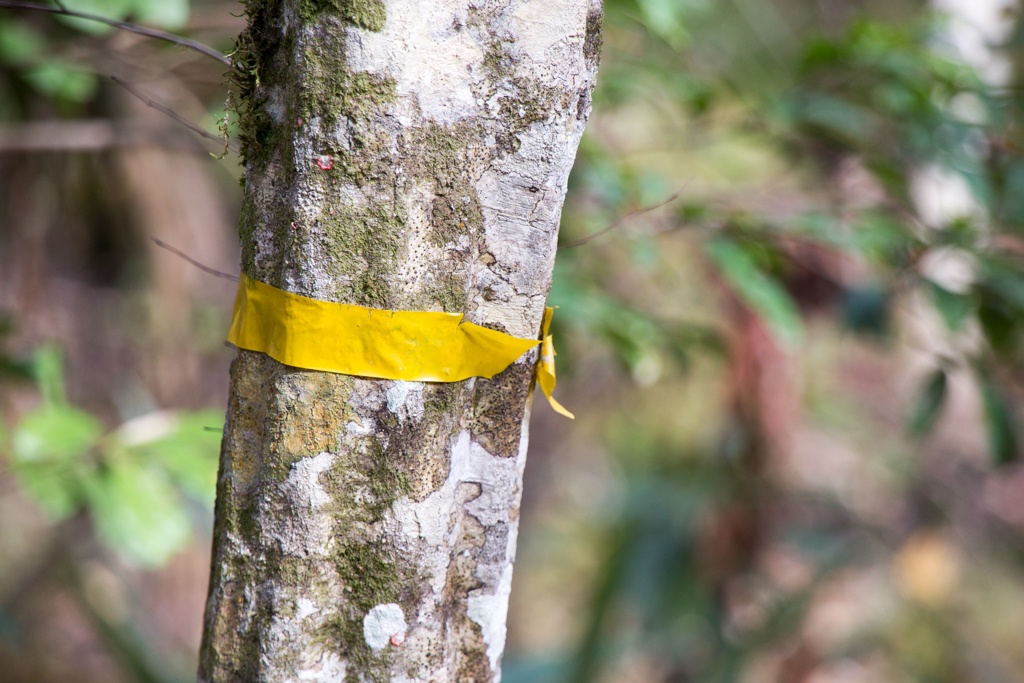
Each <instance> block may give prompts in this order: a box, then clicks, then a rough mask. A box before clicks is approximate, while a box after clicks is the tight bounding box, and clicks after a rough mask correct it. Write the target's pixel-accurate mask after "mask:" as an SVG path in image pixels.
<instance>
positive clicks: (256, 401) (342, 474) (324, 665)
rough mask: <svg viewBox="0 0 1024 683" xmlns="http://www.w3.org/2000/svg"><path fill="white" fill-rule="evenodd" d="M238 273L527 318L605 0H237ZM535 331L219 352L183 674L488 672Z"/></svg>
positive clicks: (498, 629)
mask: <svg viewBox="0 0 1024 683" xmlns="http://www.w3.org/2000/svg"><path fill="white" fill-rule="evenodd" d="M246 10H247V13H248V16H249V22H250V23H249V27H248V29H247V30H246V31H245V32H244V33H243V34H242V36H241V37H240V39H239V44H238V49H237V51H236V53H235V55H234V62H235V65H236V67H235V69H234V72H233V82H234V84H235V85H234V91H235V95H236V97H237V98H238V107H237V108H238V109H239V110H240V118H239V127H240V139H241V141H242V145H243V153H244V156H245V159H246V175H245V202H244V205H243V208H242V217H241V222H240V233H241V242H242V264H243V269H244V271H245V273H246V274H247V275H248V276H249V277H250V278H252V279H255V280H258V281H262V282H265V283H268V284H270V285H273V286H275V287H279V288H281V289H285V290H288V291H291V292H295V293H297V294H302V295H305V296H308V297H313V298H316V299H322V300H327V301H337V302H345V303H351V304H358V305H362V306H369V307H373V308H383V309H395V310H410V311H428V310H434V311H436V310H444V311H449V312H464V313H465V314H466V318H467V319H468V320H470V321H472V322H475V323H477V324H481V325H484V326H487V327H491V328H494V329H498V330H502V331H504V332H507V333H509V334H512V335H515V336H519V337H530V338H534V337H536V336H537V335H538V331H539V327H540V323H541V318H542V315H543V311H544V304H545V299H546V295H547V291H548V288H549V286H550V281H551V269H552V265H553V261H554V255H555V245H556V240H557V233H558V222H559V214H560V212H561V207H562V202H563V199H564V196H565V190H566V180H567V177H568V175H569V170H570V168H571V166H572V161H573V157H574V155H575V152H576V147H577V145H578V143H579V139H580V136H581V134H582V132H583V126H584V123H585V121H586V118H587V116H588V114H589V112H590V93H591V90H592V88H593V84H594V77H595V72H596V69H597V59H598V54H599V51H600V24H601V17H602V12H601V5H600V0H418V1H414V0H386V2H381V1H380V0H247V2H246ZM536 358H537V352H536V351H531V352H529V353H527V354H526V355H525V356H524V357H523V358H522V359H520V361H519V362H517V363H515V364H513V365H512V366H510V367H509V368H508V369H507V370H505V371H504V372H502V373H501V374H499V375H497V376H495V377H494V378H493V380H485V379H480V378H477V379H469V380H466V381H463V382H457V383H418V382H403V381H391V380H370V379H363V378H358V377H350V376H344V375H337V374H329V373H322V372H312V371H306V370H300V369H296V368H291V367H288V366H284V365H281V364H280V363H278V362H276V361H274V360H272V359H270V358H268V357H267V356H264V355H262V354H258V353H253V352H248V351H239V352H238V357H237V358H236V360H235V362H234V365H233V367H232V372H231V395H230V401H229V406H228V413H227V424H226V427H225V434H224V443H223V448H222V455H221V471H220V478H219V485H218V494H217V510H216V526H215V531H214V555H213V567H212V576H211V580H210V593H209V599H208V603H207V611H206V621H205V633H204V638H203V645H202V652H201V656H200V667H199V679H200V680H202V681H285V680H289V681H307V680H308V681H345V682H349V681H432V682H436V683H444V682H447V681H460V682H463V681H465V682H468V681H474V682H483V681H496V680H498V679H499V676H500V674H499V660H500V657H501V654H502V650H503V647H504V640H505V615H506V611H507V606H508V595H509V586H510V583H511V575H512V561H513V557H514V555H515V547H516V533H517V527H518V517H519V501H520V493H521V485H522V471H523V466H524V463H525V456H526V442H527V428H526V422H527V419H528V417H529V406H528V404H529V399H530V392H531V388H532V383H533V376H534V365H535V362H536Z"/></svg>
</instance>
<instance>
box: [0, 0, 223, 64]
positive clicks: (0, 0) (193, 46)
mask: <svg viewBox="0 0 1024 683" xmlns="http://www.w3.org/2000/svg"><path fill="white" fill-rule="evenodd" d="M55 4H56V5H57V6H56V7H51V6H50V5H41V4H39V3H37V2H7V0H0V9H25V10H32V11H34V12H48V13H50V14H61V15H64V16H66V17H74V18H75V19H85V20H87V21H95V22H97V23H100V24H106V25H107V26H113V27H114V28H119V29H121V30H122V31H130V32H131V33H137V34H138V35H140V36H146V37H147V38H155V39H157V40H163V41H166V42H168V43H174V44H175V45H181V46H182V47H185V48H188V49H189V50H195V51H196V52H198V53H200V54H203V55H206V56H207V57H210V58H211V59H216V60H217V61H218V62H220V63H221V64H224V65H225V66H231V60H230V59H228V58H227V57H225V56H224V54H223V53H221V52H220V51H218V50H215V49H214V48H212V47H210V46H209V45H207V44H205V43H200V42H199V41H198V40H192V39H190V38H183V37H182V36H179V35H175V34H173V33H168V32H167V31H161V30H159V29H155V28H149V27H147V26H140V25H139V24H132V23H130V22H127V21H119V20H117V19H109V18H107V17H103V16H100V15H98V14H89V13H88V12H76V11H74V10H69V9H68V8H67V7H65V6H64V4H63V3H62V2H56V3H55Z"/></svg>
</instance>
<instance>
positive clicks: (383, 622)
mask: <svg viewBox="0 0 1024 683" xmlns="http://www.w3.org/2000/svg"><path fill="white" fill-rule="evenodd" d="M408 628H409V625H408V624H407V623H405V613H404V612H402V608H401V607H400V606H399V605H396V604H395V603H393V602H389V603H387V604H384V605H377V606H376V607H374V608H373V609H371V610H370V611H369V612H367V613H366V616H365V617H363V638H364V639H365V640H366V644H367V645H369V646H370V649H371V650H373V651H374V652H380V651H381V650H383V649H384V648H385V647H387V646H388V645H390V644H392V643H395V644H401V642H403V641H404V640H405V632H406V630H407V629H408Z"/></svg>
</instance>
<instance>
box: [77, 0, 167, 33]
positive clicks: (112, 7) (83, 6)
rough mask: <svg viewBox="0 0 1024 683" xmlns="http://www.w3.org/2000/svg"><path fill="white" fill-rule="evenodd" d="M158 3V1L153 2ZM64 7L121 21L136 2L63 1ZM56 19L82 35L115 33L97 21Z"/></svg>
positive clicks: (128, 0)
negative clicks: (82, 33)
mask: <svg viewBox="0 0 1024 683" xmlns="http://www.w3.org/2000/svg"><path fill="white" fill-rule="evenodd" d="M154 1H159V0H154ZM63 4H64V6H65V7H67V8H68V9H69V10H72V11H74V12H81V13H83V14H95V15H98V16H101V17H106V18H107V19H116V20H123V19H125V18H126V17H127V16H128V15H129V14H130V13H131V11H132V9H134V7H135V4H136V0H64V3H63ZM57 18H58V19H59V20H60V21H62V22H64V23H65V24H67V25H68V26H73V27H74V28H76V29H78V30H79V31H82V32H84V33H91V34H93V35H97V36H100V35H106V34H108V33H111V32H113V31H115V30H116V29H114V28H113V27H112V26H108V25H106V24H102V23H100V22H98V21H90V20H88V19H76V18H74V17H66V16H60V15H58V16H57Z"/></svg>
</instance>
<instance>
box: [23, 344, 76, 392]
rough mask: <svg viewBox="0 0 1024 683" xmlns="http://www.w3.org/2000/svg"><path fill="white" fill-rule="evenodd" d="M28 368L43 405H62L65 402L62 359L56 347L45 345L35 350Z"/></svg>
mask: <svg viewBox="0 0 1024 683" xmlns="http://www.w3.org/2000/svg"><path fill="white" fill-rule="evenodd" d="M29 368H30V369H31V372H32V376H33V377H35V380H36V384H37V385H38V386H39V391H40V393H41V394H42V395H43V403H45V404H47V405H56V404H61V405H62V404H64V403H66V402H67V397H66V396H65V394H64V358H63V355H62V354H61V351H60V349H59V348H58V347H57V346H56V345H54V344H46V345H44V346H43V347H41V348H39V349H38V350H36V352H35V353H33V354H32V358H31V360H30V361H29Z"/></svg>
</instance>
